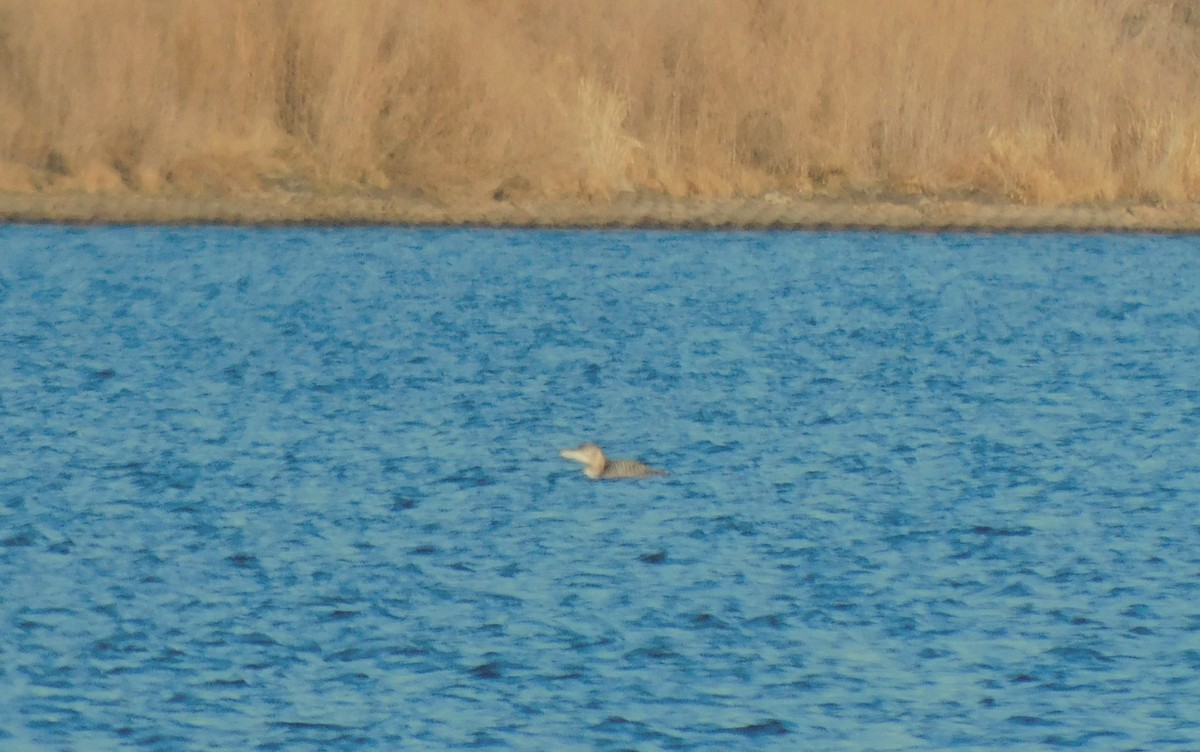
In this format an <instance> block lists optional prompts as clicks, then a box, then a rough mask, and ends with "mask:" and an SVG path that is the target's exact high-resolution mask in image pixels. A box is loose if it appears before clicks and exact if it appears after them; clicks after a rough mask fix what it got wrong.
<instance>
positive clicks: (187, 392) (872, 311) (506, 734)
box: [0, 226, 1200, 750]
mask: <svg viewBox="0 0 1200 752" xmlns="http://www.w3.org/2000/svg"><path fill="white" fill-rule="evenodd" d="M1195 246H1196V242H1195V238H1158V237H1113V236H994V237H991V236H964V235H955V236H936V235H922V236H906V235H874V234H817V233H812V234H803V233H795V234H682V233H681V234H672V233H642V232H621V233H581V232H553V233H550V232H542V233H536V232H484V231H405V230H239V229H192V228H179V229H139V228H112V229H69V228H47V227H13V226H10V227H4V228H0V354H2V355H3V357H2V358H0V748H3V749H6V750H7V749H89V750H104V749H130V748H139V749H161V750H182V749H261V750H271V749H280V750H284V749H286V750H305V749H311V750H337V749H354V750H359V749H380V750H392V749H431V750H433V749H450V748H458V747H464V746H471V745H474V746H479V747H483V748H490V749H527V750H545V749H555V750H569V749H683V750H727V749H739V748H747V749H750V748H753V749H788V750H790V749H829V750H833V749H853V750H865V749H878V750H891V749H897V750H899V749H913V750H918V749H919V750H928V749H953V748H961V749H978V748H993V749H996V748H1006V749H1008V748H1012V749H1019V748H1028V749H1043V748H1057V747H1084V748H1087V749H1123V750H1133V749H1155V750H1161V749H1195V748H1197V747H1200V703H1197V702H1196V700H1195V698H1196V697H1200V679H1198V678H1197V677H1198V676H1200V522H1198V518H1197V513H1196V509H1197V500H1198V492H1200V460H1198V459H1197V450H1198V442H1197V437H1198V435H1200V428H1198V424H1200V384H1198V383H1197V379H1198V377H1197V374H1200V260H1197V256H1196V253H1195ZM584 440H595V441H598V442H600V443H601V444H602V445H604V446H605V447H606V448H607V449H608V450H609V451H610V453H611V454H614V455H618V456H635V457H638V458H640V459H643V460H645V461H648V462H650V463H652V464H655V465H658V466H662V467H666V468H667V469H669V470H670V471H671V476H670V477H669V478H667V479H659V480H653V481H634V482H620V483H595V482H589V481H587V480H586V479H585V478H584V477H583V476H582V475H581V474H579V467H578V466H577V465H573V464H571V463H567V462H565V461H563V460H561V459H559V458H558V456H557V450H558V449H560V448H562V447H567V446H573V445H576V444H578V443H580V442H581V441H584Z"/></svg>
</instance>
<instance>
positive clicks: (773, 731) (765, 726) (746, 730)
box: [728, 718, 792, 738]
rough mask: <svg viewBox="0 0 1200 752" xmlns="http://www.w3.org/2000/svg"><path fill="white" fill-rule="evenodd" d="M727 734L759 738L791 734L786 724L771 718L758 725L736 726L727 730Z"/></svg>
mask: <svg viewBox="0 0 1200 752" xmlns="http://www.w3.org/2000/svg"><path fill="white" fill-rule="evenodd" d="M728 731H729V733H731V734H737V735H738V736H748V737H752V738H753V737H759V736H786V735H788V734H790V733H792V732H791V730H790V729H789V728H788V726H787V724H786V723H784V722H783V721H780V720H778V719H776V718H771V719H768V720H765V721H761V722H759V723H750V724H747V725H745V726H737V727H735V728H731V729H728Z"/></svg>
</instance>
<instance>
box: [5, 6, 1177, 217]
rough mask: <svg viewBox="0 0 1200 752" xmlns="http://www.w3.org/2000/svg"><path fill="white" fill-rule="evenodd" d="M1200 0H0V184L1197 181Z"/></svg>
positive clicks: (550, 193) (466, 187) (1104, 188)
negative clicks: (839, 0)
mask: <svg viewBox="0 0 1200 752" xmlns="http://www.w3.org/2000/svg"><path fill="white" fill-rule="evenodd" d="M1198 136H1200V0H970V1H968V0H844V1H843V2H839V3H831V2H826V1H825V0H709V1H705V2H695V1H694V0H605V1H603V2H590V1H587V0H564V1H563V2H551V1H549V0H339V2H328V1H327V0H172V2H169V3H165V2H146V0H0V189H8V190H49V191H56V190H85V191H89V192H110V193H120V192H128V191H140V192H146V193H159V192H166V193H186V194H216V195H229V194H238V193H243V192H258V191H263V190H269V189H271V188H273V187H284V188H292V189H295V188H303V189H305V190H317V191H345V190H347V189H351V190H365V191H372V192H383V193H400V194H409V195H426V196H431V197H453V196H460V195H474V196H487V195H491V194H492V193H493V192H498V193H499V194H500V195H505V196H510V197H520V196H522V195H527V196H532V197H550V198H558V197H572V196H583V197H592V198H599V199H603V198H606V197H611V196H613V195H615V194H617V193H620V192H623V191H628V190H638V191H651V192H658V193H663V194H666V195H670V196H686V195H691V196H733V195H761V194H763V193H765V192H768V191H786V192H793V193H799V194H801V195H804V194H813V193H817V194H832V195H857V194H869V195H881V194H908V193H923V194H934V195H937V194H964V193H969V194H973V195H978V196H984V197H997V198H1007V199H1014V200H1019V201H1025V202H1034V203H1062V202H1076V201H1116V200H1134V201H1151V202H1163V201H1168V202H1169V201H1185V200H1188V201H1190V200H1196V199H1198V198H1200V145H1198Z"/></svg>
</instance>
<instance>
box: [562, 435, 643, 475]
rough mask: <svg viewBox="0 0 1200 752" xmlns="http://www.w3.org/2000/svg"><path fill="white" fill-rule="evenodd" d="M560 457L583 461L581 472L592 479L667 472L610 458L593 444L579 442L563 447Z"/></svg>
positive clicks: (638, 463)
mask: <svg viewBox="0 0 1200 752" xmlns="http://www.w3.org/2000/svg"><path fill="white" fill-rule="evenodd" d="M558 454H559V456H560V457H562V458H563V459H568V460H575V461H576V462H582V463H583V474H584V475H586V476H587V477H589V478H591V479H592V480H611V479H614V478H653V477H655V476H663V475H666V474H667V471H666V470H659V469H658V468H654V467H650V466H649V465H647V464H644V463H642V462H638V461H637V460H610V459H608V458H606V457H605V456H604V451H603V450H602V449H600V447H598V446H596V445H595V444H591V443H588V444H580V445H579V446H578V447H576V448H575V449H564V450H562V451H561V452H559V453H558Z"/></svg>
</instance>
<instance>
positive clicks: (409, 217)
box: [0, 192, 1200, 234]
mask: <svg viewBox="0 0 1200 752" xmlns="http://www.w3.org/2000/svg"><path fill="white" fill-rule="evenodd" d="M0 222H3V223H6V224H12V223H22V224H69V225H128V224H137V225H230V226H265V227H269V226H397V227H402V226H408V227H494V228H514V229H516V228H526V229H672V230H874V231H890V232H1007V233H1023V232H1084V233H1088V232H1117V233H1157V234H1194V233H1200V204H1173V205H1167V206H1158V205H1148V204H1120V205H1117V204H1113V205H1102V204H1086V205H1070V206H1037V205H1025V204H1017V203H1004V202H988V201H979V200H962V199H946V200H941V199H936V198H928V197H920V198H914V199H892V200H889V199H878V198H869V199H854V198H825V197H820V198H809V197H794V196H784V195H781V194H768V195H767V196H766V197H756V198H726V199H715V198H684V199H672V198H669V197H666V196H661V195H653V194H622V195H620V196H617V197H616V198H614V199H613V200H611V201H601V200H597V201H587V200H583V199H580V200H529V201H521V200H516V201H508V200H503V201H491V200H484V201H461V202H435V201H431V200H428V199H422V198H412V197H403V196H395V195H375V196H371V195H362V194H350V193H344V194H311V193H288V192H269V193H255V194H249V195H244V196H208V197H205V196H175V195H142V194H135V193H125V194H89V193H67V192H62V193H55V192H45V193H32V192H9V193H5V192H0Z"/></svg>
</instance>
